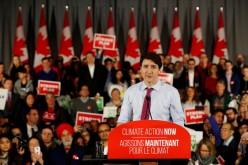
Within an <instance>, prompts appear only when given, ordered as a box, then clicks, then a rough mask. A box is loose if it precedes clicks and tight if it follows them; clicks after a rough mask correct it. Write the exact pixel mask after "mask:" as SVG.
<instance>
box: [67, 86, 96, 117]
mask: <svg viewBox="0 0 248 165" xmlns="http://www.w3.org/2000/svg"><path fill="white" fill-rule="evenodd" d="M89 94H90V91H89V88H88V86H86V85H82V87H81V90H80V96H81V97H78V98H75V99H73V100H72V103H71V117H72V120H73V121H74V122H75V120H76V115H77V112H78V111H79V112H89V113H98V108H97V105H96V101H95V100H93V99H90V98H89Z"/></svg>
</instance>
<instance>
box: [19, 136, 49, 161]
mask: <svg viewBox="0 0 248 165" xmlns="http://www.w3.org/2000/svg"><path fill="white" fill-rule="evenodd" d="M37 147H39V148H40V141H39V139H38V138H36V137H31V138H30V139H29V141H28V151H27V152H25V156H26V157H25V159H24V162H25V164H35V165H46V164H47V165H48V163H47V162H44V159H43V158H44V156H43V153H42V151H41V149H39V150H40V151H39V152H37V151H36V149H35V148H37Z"/></svg>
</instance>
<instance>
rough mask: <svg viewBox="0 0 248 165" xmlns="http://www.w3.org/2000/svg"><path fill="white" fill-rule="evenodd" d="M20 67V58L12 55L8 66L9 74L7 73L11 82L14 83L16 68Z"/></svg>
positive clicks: (16, 73) (16, 77)
mask: <svg viewBox="0 0 248 165" xmlns="http://www.w3.org/2000/svg"><path fill="white" fill-rule="evenodd" d="M21 65H22V63H21V60H20V57H19V56H17V55H14V56H13V57H12V60H11V63H10V66H9V72H8V74H9V76H10V77H11V79H12V80H13V82H15V81H16V80H17V79H18V67H19V66H21Z"/></svg>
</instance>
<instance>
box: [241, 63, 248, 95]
mask: <svg viewBox="0 0 248 165" xmlns="http://www.w3.org/2000/svg"><path fill="white" fill-rule="evenodd" d="M242 75H243V77H242V78H241V79H240V91H239V94H242V92H244V91H248V66H245V67H244V68H243V69H242Z"/></svg>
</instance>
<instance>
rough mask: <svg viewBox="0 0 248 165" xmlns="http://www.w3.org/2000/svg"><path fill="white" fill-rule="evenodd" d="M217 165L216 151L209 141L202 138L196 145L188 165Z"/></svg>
mask: <svg viewBox="0 0 248 165" xmlns="http://www.w3.org/2000/svg"><path fill="white" fill-rule="evenodd" d="M214 164H216V165H219V162H218V160H217V159H216V149H215V146H214V144H213V143H212V142H211V140H210V139H207V138H203V139H202V140H201V141H200V142H199V143H198V145H197V148H196V152H195V155H194V156H193V157H192V159H191V160H190V161H189V163H188V165H214Z"/></svg>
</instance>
